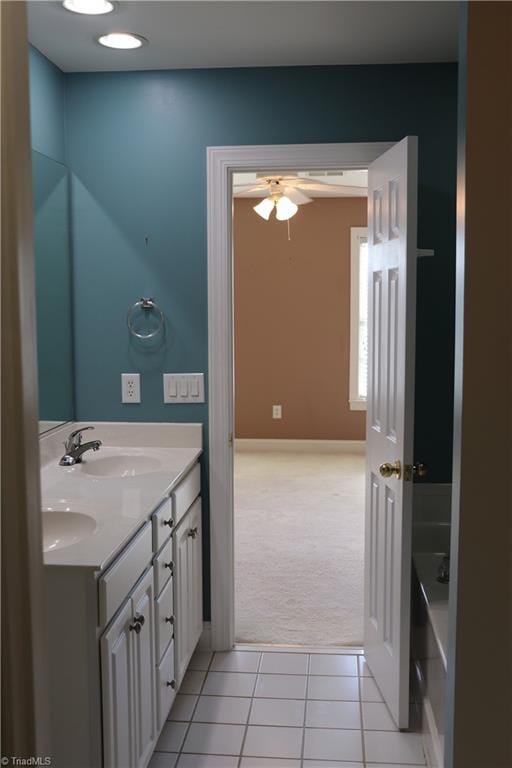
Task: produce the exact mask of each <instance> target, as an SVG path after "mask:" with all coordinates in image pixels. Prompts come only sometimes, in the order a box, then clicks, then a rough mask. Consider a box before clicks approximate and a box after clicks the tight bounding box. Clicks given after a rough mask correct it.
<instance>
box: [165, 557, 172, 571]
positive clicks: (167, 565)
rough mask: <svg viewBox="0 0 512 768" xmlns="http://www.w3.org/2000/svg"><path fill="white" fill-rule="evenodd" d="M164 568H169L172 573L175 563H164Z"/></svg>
mask: <svg viewBox="0 0 512 768" xmlns="http://www.w3.org/2000/svg"><path fill="white" fill-rule="evenodd" d="M164 568H168V569H169V570H170V572H171V573H172V569H173V568H174V563H173V561H172V560H171V561H170V563H164Z"/></svg>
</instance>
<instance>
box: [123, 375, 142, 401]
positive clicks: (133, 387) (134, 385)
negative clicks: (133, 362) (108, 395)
mask: <svg viewBox="0 0 512 768" xmlns="http://www.w3.org/2000/svg"><path fill="white" fill-rule="evenodd" d="M121 402H122V403H140V373H122V374H121Z"/></svg>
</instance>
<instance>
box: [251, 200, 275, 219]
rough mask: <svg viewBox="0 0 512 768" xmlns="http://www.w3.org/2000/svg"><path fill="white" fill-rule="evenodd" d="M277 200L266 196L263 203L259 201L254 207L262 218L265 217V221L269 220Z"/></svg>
mask: <svg viewBox="0 0 512 768" xmlns="http://www.w3.org/2000/svg"><path fill="white" fill-rule="evenodd" d="M274 206H275V202H274V201H273V199H272V198H271V197H265V199H264V200H262V201H261V203H258V205H255V206H254V207H253V211H256V213H257V214H258V216H261V218H262V219H265V221H268V220H269V218H270V214H271V213H272V211H273V210H274Z"/></svg>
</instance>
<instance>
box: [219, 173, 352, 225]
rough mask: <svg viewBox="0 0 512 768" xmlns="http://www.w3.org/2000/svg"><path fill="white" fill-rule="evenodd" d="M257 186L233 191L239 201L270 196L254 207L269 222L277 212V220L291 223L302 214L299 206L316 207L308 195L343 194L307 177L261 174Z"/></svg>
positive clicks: (328, 185)
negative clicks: (243, 198)
mask: <svg viewBox="0 0 512 768" xmlns="http://www.w3.org/2000/svg"><path fill="white" fill-rule="evenodd" d="M257 178H258V181H257V182H256V184H253V185H250V186H244V187H237V186H236V185H235V186H234V188H233V194H234V196H235V197H259V196H260V195H266V196H265V197H264V199H263V200H262V201H261V203H258V205H255V206H254V210H255V211H256V213H257V214H258V215H259V216H261V217H262V218H263V219H266V220H267V221H268V220H269V218H270V214H271V213H272V211H273V210H274V208H275V211H276V218H277V219H279V221H287V220H288V219H291V217H292V216H295V214H296V213H297V211H298V206H299V205H306V204H307V203H312V202H313V198H311V197H309V196H308V195H307V192H310V193H311V192H329V191H333V192H335V191H337V190H339V186H337V185H334V184H326V183H325V182H323V181H318V180H317V179H308V178H306V177H304V176H283V175H270V174H261V175H260V174H258V177H257Z"/></svg>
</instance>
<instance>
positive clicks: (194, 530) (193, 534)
mask: <svg viewBox="0 0 512 768" xmlns="http://www.w3.org/2000/svg"><path fill="white" fill-rule="evenodd" d="M198 530H199V529H198V527H197V525H196V526H195V527H194V528H191V529H190V531H189V532H188V535H189V536H190V538H191V539H195V538H196V536H197V534H198Z"/></svg>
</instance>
